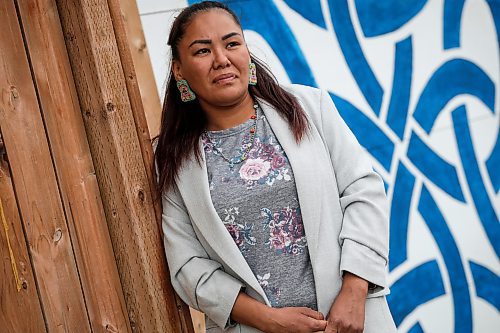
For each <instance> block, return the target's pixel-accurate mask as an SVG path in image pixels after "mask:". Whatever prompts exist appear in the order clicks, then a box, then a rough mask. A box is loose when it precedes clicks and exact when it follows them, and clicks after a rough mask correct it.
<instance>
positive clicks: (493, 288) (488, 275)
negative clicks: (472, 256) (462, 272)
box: [469, 261, 500, 311]
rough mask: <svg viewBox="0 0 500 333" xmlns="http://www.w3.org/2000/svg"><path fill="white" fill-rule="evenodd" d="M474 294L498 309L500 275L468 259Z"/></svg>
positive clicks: (499, 304)
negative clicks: (474, 288)
mask: <svg viewBox="0 0 500 333" xmlns="http://www.w3.org/2000/svg"><path fill="white" fill-rule="evenodd" d="M469 265H470V270H471V273H472V278H473V279H474V285H475V286H476V295H477V297H479V298H482V299H484V300H485V301H486V302H488V303H490V304H491V305H493V306H494V307H495V308H496V309H497V311H500V277H498V275H496V274H495V273H493V272H492V271H490V270H489V269H487V268H486V267H484V266H481V265H479V264H476V263H474V262H472V261H469Z"/></svg>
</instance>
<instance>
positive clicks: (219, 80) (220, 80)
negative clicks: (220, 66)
mask: <svg viewBox="0 0 500 333" xmlns="http://www.w3.org/2000/svg"><path fill="white" fill-rule="evenodd" d="M235 77H236V75H234V74H222V75H219V76H217V77H216V78H215V79H214V83H216V84H224V83H228V82H231V81H232V80H234V78H235Z"/></svg>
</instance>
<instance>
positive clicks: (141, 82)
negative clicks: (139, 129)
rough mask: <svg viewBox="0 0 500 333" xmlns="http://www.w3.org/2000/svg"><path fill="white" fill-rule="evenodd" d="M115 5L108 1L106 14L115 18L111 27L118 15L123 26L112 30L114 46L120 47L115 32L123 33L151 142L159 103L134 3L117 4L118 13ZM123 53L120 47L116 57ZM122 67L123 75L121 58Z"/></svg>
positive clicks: (156, 130)
mask: <svg viewBox="0 0 500 333" xmlns="http://www.w3.org/2000/svg"><path fill="white" fill-rule="evenodd" d="M117 2H118V1H110V12H111V15H112V16H116V20H113V21H114V23H113V24H114V25H115V26H116V24H117V23H118V24H119V22H118V19H119V16H118V15H117V14H121V17H122V20H121V21H123V23H124V29H115V33H116V34H117V41H118V46H119V47H120V42H121V41H120V36H119V35H123V33H119V31H123V30H125V31H124V32H125V33H126V36H124V37H126V39H127V42H128V43H127V44H128V45H126V46H127V47H126V48H127V49H128V50H129V53H130V55H131V57H132V58H131V59H132V62H133V67H134V68H135V73H136V76H135V78H136V81H137V85H138V87H139V91H140V97H141V101H142V105H143V106H144V111H143V113H144V114H145V115H146V121H147V125H148V129H149V134H150V137H151V138H153V137H155V136H156V135H158V133H159V131H160V120H161V119H160V118H161V103H160V96H159V95H158V89H157V87H156V81H155V77H154V74H153V66H152V65H151V60H150V58H149V52H148V47H147V44H146V38H145V37H144V31H143V30H142V23H141V17H140V15H139V9H138V7H137V1H135V0H120V1H119V5H120V8H119V9H118V8H115V7H114V6H113V4H115V6H116V4H117ZM115 13H116V14H115ZM123 42H125V40H123ZM165 42H166V41H165ZM123 53H124V52H122V47H120V54H123ZM122 64H123V67H124V68H125V71H127V69H126V67H127V66H126V65H125V61H123V57H122Z"/></svg>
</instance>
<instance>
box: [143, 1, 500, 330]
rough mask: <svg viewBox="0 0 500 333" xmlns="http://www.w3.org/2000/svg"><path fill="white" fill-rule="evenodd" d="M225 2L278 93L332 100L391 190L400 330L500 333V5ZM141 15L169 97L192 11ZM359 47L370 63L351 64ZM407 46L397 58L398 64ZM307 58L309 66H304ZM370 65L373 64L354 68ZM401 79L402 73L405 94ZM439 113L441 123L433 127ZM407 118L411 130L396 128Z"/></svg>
mask: <svg viewBox="0 0 500 333" xmlns="http://www.w3.org/2000/svg"><path fill="white" fill-rule="evenodd" d="M230 3H231V5H232V6H233V8H236V9H237V11H238V13H240V14H241V15H242V16H243V26H244V27H248V26H250V27H251V29H246V30H245V36H246V39H247V42H248V44H249V47H250V49H251V50H252V52H254V53H255V54H257V55H258V56H259V57H260V58H261V59H263V60H265V61H266V62H267V63H268V64H269V65H270V67H271V68H272V70H273V72H274V73H275V74H276V76H277V77H278V79H279V80H280V81H281V82H290V81H292V82H294V83H306V84H312V85H316V86H318V87H321V88H324V89H327V90H329V91H330V92H331V93H332V94H333V95H334V100H335V101H336V103H337V106H338V107H339V109H340V111H341V113H342V115H343V117H344V118H345V119H346V121H347V122H348V124H349V125H350V127H351V129H352V130H353V131H354V132H355V134H356V135H357V136H358V139H359V140H360V142H361V143H362V144H363V145H364V146H365V147H366V148H367V150H368V151H369V152H370V153H371V154H372V156H373V162H374V165H375V168H376V170H377V171H378V172H379V173H380V174H381V175H382V176H383V178H384V180H385V181H386V184H387V188H388V191H387V193H388V197H389V199H390V200H391V202H392V208H391V223H392V226H391V260H392V262H393V263H396V264H393V265H392V267H390V268H391V270H390V274H389V279H390V283H391V284H392V290H393V294H392V295H391V296H390V297H389V301H390V305H391V311H392V312H393V314H394V316H395V318H399V320H398V325H399V331H400V332H412V333H415V332H422V331H423V332H436V333H442V332H472V331H473V332H494V331H496V329H495V327H497V328H498V327H500V317H499V315H498V310H499V309H498V306H499V303H500V283H499V277H498V275H499V274H500V265H499V258H498V254H499V253H498V251H499V247H500V233H499V228H500V226H499V223H498V216H499V215H500V196H499V182H500V181H499V177H500V176H499V170H500V166H499V159H500V147H499V146H498V145H499V143H498V142H497V140H498V136H499V117H500V107H499V98H500V77H499V76H500V74H499V73H500V67H499V64H500V57H499V44H498V38H499V37H498V35H497V31H496V28H495V19H496V21H497V24H500V17H499V15H500V14H498V13H499V9H498V8H499V7H500V4H499V2H498V1H496V0H493V1H483V0H469V1H466V2H465V5H463V11H462V13H461V15H456V16H454V12H456V11H457V9H460V8H462V7H461V6H462V1H459V0H454V1H450V0H448V1H444V0H429V1H408V2H403V1H397V0H386V1H372V0H364V1H363V0H359V1H354V0H330V1H328V0H317V1H313V0H311V1H304V0H302V1H301V0H289V1H285V0H274V1H272V0H265V1H264V0H253V1H251V0H240V1H232V2H230ZM345 4H347V7H346V6H345ZM138 5H139V10H140V13H141V18H142V22H143V27H144V32H145V35H146V40H147V44H148V47H149V53H150V55H151V60H152V63H153V68H154V73H155V78H156V81H157V84H158V89H159V91H160V95H162V94H163V88H164V87H163V85H164V81H165V77H166V71H167V68H168V64H167V58H168V51H167V48H166V39H167V34H168V30H169V27H170V24H171V22H172V20H173V18H174V17H175V14H176V13H177V10H179V9H181V8H183V7H184V6H186V5H187V2H186V1H183V0H170V1H167V2H165V1H163V2H160V1H155V0H138ZM377 6H378V7H377ZM495 6H496V7H495ZM493 7H495V8H496V10H497V11H496V13H497V14H496V16H495V15H494V14H493V13H492V8H493ZM292 8H293V9H292ZM377 8H382V9H383V10H381V11H377ZM314 9H317V10H314ZM401 9H403V10H401ZM342 11H344V12H346V11H348V14H349V15H348V16H347V18H348V19H350V20H351V21H352V28H353V29H354V30H353V31H354V35H350V34H349V29H348V28H349V24H348V23H349V22H348V21H346V22H347V23H346V22H343V21H342V19H343V18H342V17H341V16H337V15H339V14H340V13H342ZM493 11H494V10H493ZM364 13H368V15H367V16H366V15H365V16H364V15H363V14H364ZM459 14H460V13H459ZM345 17H346V16H344V19H345ZM307 18H308V19H307ZM337 22H338V23H337ZM323 23H324V24H323ZM334 23H337V24H334ZM279 24H282V26H281V27H280V26H279ZM273 27H278V29H277V32H273V29H272V28H273ZM282 27H286V29H289V31H290V32H291V34H286V33H283V31H285V30H286V29H283V28H282ZM334 27H335V28H334ZM384 29H385V30H384ZM497 29H500V27H497ZM454 36H455V37H456V38H454ZM409 37H411V42H410V40H409V39H407V38H409ZM404 40H406V43H405V42H402V41H404ZM277 41H279V42H277ZM281 41H287V42H289V43H291V44H290V45H292V46H294V47H290V45H288V44H286V43H285V42H283V43H281ZM400 42H402V43H400ZM356 43H359V45H360V50H361V51H362V53H358V54H356V50H355V49H354V48H353V45H355V44H356ZM398 43H400V44H399V46H398V47H399V50H400V51H401V57H400V58H399V60H396V57H395V49H396V45H397V44H398ZM271 46H272V47H271ZM405 50H406V52H405ZM301 54H302V55H303V61H302V62H301V63H300V64H299V65H296V61H297V59H299V62H300V57H301ZM360 59H361V60H360ZM363 59H365V60H366V66H363V65H359V63H360V61H362V60H363ZM398 61H399V63H400V64H401V66H400V67H397V66H396V65H395V63H396V62H398ZM396 68H398V69H396ZM308 73H310V75H309V76H308ZM370 73H372V74H370ZM440 73H442V74H440ZM395 74H397V75H400V77H397V75H396V77H397V78H396V82H397V84H393V83H394V81H393V80H394V78H395ZM405 75H406V76H405ZM401 77H402V78H401ZM405 77H406V78H407V79H405ZM433 84H435V87H434V88H433ZM367 87H368V88H367ZM370 87H371V88H370ZM373 87H378V88H379V91H378V92H377V89H375V90H373V89H374V88H373ZM370 89H372V90H370ZM427 91H428V92H427ZM342 100H345V101H347V102H348V103H345V104H342ZM391 100H392V101H393V102H392V104H391ZM339 103H340V104H339ZM462 106H463V107H465V108H464V109H462V108H461V107H462ZM417 109H419V110H418V111H416V110H417ZM432 110H435V111H436V115H437V117H436V119H435V122H434V123H433V126H430V125H429V124H430V123H432V122H430V121H429V119H430V118H429V117H430V115H431V114H432V112H433V111H432ZM359 114H361V115H364V116H365V117H364V118H363V117H361V118H362V119H364V122H363V121H360V120H359V118H360V117H359ZM398 117H399V120H401V122H399V126H402V127H398V125H395V124H397V123H398V119H396V118H398ZM394 119H396V120H394ZM460 124H466V125H467V126H468V128H469V130H467V127H464V126H463V125H460ZM365 126H368V127H365ZM398 128H399V130H398ZM375 132H377V133H378V134H373V133H375ZM469 133H470V140H467V138H468V136H469ZM412 137H413V139H412V140H410V138H412ZM469 142H470V147H468V143H469ZM495 144H497V146H496V150H495ZM469 148H470V149H469ZM381 151H383V152H385V154H384V153H381ZM494 151H495V152H494ZM401 165H404V168H405V170H407V171H406V173H404V172H402V170H403V167H401ZM398 170H399V173H400V174H399V176H397V175H398ZM405 175H406V176H405ZM395 188H397V189H399V190H397V191H396V192H397V193H396V194H395ZM433 202H435V204H436V207H434V205H433ZM434 208H436V209H437V211H436V210H434ZM440 215H442V218H439V216H440ZM405 228H407V230H408V233H406V232H405V230H406V229H405Z"/></svg>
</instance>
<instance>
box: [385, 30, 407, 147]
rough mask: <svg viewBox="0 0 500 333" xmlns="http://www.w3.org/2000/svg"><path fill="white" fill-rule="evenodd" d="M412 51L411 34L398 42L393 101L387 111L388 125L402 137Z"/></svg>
mask: <svg viewBox="0 0 500 333" xmlns="http://www.w3.org/2000/svg"><path fill="white" fill-rule="evenodd" d="M412 51H413V47H412V38H411V36H410V37H408V38H406V39H404V40H402V41H400V42H398V43H397V44H396V56H395V63H394V79H393V81H392V93H391V101H390V103H389V110H388V111H387V125H389V127H390V128H392V130H393V131H394V133H396V134H397V136H399V138H400V139H403V136H404V132H405V126H406V118H407V116H408V105H409V104H410V91H411V78H412V69H413V68H412V66H413V61H412V60H413V59H412V57H413V52H412Z"/></svg>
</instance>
